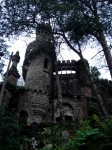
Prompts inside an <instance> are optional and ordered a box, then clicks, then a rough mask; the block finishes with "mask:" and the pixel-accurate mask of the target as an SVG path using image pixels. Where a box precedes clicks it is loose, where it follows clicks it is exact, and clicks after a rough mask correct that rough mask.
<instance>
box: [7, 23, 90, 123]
mask: <svg viewBox="0 0 112 150" xmlns="http://www.w3.org/2000/svg"><path fill="white" fill-rule="evenodd" d="M19 59H20V57H19V52H17V53H16V54H15V55H13V58H12V66H11V68H10V70H9V75H8V79H7V80H8V82H9V83H11V84H12V85H16V84H17V80H18V78H19V77H20V76H19V74H18V72H17V64H18V63H19ZM14 70H15V71H14ZM68 70H69V74H68V73H67V72H68ZM58 71H59V72H60V74H59V79H60V83H61V89H62V100H63V109H64V117H65V121H68V120H70V121H71V120H75V119H79V118H86V117H87V116H88V113H87V105H88V98H89V97H90V96H91V95H92V92H91V88H90V83H89V81H88V78H87V75H86V73H85V70H84V67H83V65H78V63H77V61H75V60H71V61H70V60H67V61H65V60H63V61H58ZM63 71H65V73H64V74H63ZM23 78H24V81H25V87H26V88H27V89H28V90H27V91H26V92H25V93H24V94H21V95H20V96H19V98H18V104H17V112H18V115H20V116H22V115H23V116H24V117H26V119H27V123H28V124H31V123H33V122H37V123H40V122H51V121H52V116H53V120H54V121H55V122H58V121H60V110H59V104H58V94H57V90H58V89H57V84H56V70H55V46H54V44H53V36H52V32H51V28H50V27H49V26H48V25H45V24H44V25H42V24H40V25H38V27H37V31H36V40H35V41H34V42H32V43H30V44H29V45H28V47H27V49H26V54H25V58H24V63H23ZM8 96H9V97H10V94H9V95H8Z"/></svg>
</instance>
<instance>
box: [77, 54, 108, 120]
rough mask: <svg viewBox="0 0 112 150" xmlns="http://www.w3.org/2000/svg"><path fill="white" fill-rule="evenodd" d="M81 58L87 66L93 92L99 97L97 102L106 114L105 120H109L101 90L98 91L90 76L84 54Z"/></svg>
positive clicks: (87, 69)
mask: <svg viewBox="0 0 112 150" xmlns="http://www.w3.org/2000/svg"><path fill="white" fill-rule="evenodd" d="M80 58H81V60H82V62H83V64H84V66H85V70H86V72H87V75H88V78H89V80H90V82H91V87H92V89H93V91H94V92H95V94H96V97H97V100H98V102H99V104H100V106H101V109H102V112H103V113H104V115H105V118H106V119H107V118H108V112H107V109H106V108H105V106H104V103H103V100H102V97H101V96H100V93H99V90H98V89H97V86H96V84H95V82H94V80H93V78H92V76H91V74H90V71H89V68H88V66H87V64H86V62H85V60H84V58H83V55H82V53H80Z"/></svg>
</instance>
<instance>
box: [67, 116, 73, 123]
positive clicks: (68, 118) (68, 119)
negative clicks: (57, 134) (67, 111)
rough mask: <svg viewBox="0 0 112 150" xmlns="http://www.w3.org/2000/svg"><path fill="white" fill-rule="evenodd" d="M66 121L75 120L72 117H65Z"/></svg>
mask: <svg viewBox="0 0 112 150" xmlns="http://www.w3.org/2000/svg"><path fill="white" fill-rule="evenodd" d="M65 121H66V122H68V121H73V118H72V116H67V115H66V116H65Z"/></svg>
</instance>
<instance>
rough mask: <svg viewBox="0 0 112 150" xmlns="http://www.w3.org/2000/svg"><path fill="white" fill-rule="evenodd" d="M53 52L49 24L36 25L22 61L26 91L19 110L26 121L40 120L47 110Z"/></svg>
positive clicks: (49, 97)
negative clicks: (34, 35) (34, 32)
mask: <svg viewBox="0 0 112 150" xmlns="http://www.w3.org/2000/svg"><path fill="white" fill-rule="evenodd" d="M54 54H55V51H54V45H53V42H52V34H51V28H50V26H49V25H47V24H40V25H38V27H37V30H36V40H35V41H34V42H32V43H30V44H29V45H28V47H27V49H26V54H25V60H24V63H23V78H24V80H25V87H26V88H27V89H28V92H27V94H25V95H23V96H22V97H21V100H20V104H19V111H20V113H21V112H23V113H24V112H25V113H26V114H27V121H28V123H32V122H38V123H39V122H41V120H42V119H43V118H44V117H45V115H46V113H47V111H48V108H49V103H50V99H51V93H52V72H53V55H54Z"/></svg>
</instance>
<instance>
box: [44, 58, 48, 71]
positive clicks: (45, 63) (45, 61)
mask: <svg viewBox="0 0 112 150" xmlns="http://www.w3.org/2000/svg"><path fill="white" fill-rule="evenodd" d="M44 68H45V69H48V59H47V58H45V60H44Z"/></svg>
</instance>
